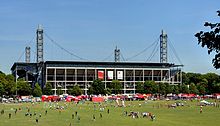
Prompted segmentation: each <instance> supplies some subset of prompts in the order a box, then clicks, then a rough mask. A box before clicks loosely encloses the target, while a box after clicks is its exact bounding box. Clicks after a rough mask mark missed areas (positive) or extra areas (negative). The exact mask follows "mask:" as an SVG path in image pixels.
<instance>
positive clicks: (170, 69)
mask: <svg viewBox="0 0 220 126" xmlns="http://www.w3.org/2000/svg"><path fill="white" fill-rule="evenodd" d="M166 37H167V36H166V34H164V33H163V32H162V34H161V36H160V38H161V42H160V43H161V47H160V48H161V50H162V51H161V55H160V58H161V62H160V63H146V62H120V61H119V57H116V58H115V59H116V60H115V62H91V61H89V62H87V61H43V30H42V28H41V27H39V28H38V29H37V46H38V48H37V52H38V53H37V62H36V63H30V62H15V63H14V64H13V66H12V68H11V71H12V74H13V75H14V76H15V78H16V81H17V79H19V78H23V79H24V80H26V81H28V82H29V83H30V84H32V87H34V85H35V84H36V83H39V84H40V85H41V87H42V88H43V87H44V85H45V84H46V83H47V82H49V83H51V84H52V87H53V89H52V90H53V91H54V94H57V90H58V89H60V90H62V91H63V93H66V92H67V90H68V89H69V88H71V87H72V86H74V85H79V86H80V88H81V89H83V90H84V93H85V94H87V91H88V88H89V86H90V85H91V83H92V82H93V81H94V80H96V79H100V80H102V81H103V83H104V84H105V88H106V87H108V85H109V84H110V83H111V82H112V80H119V81H120V83H121V84H122V87H123V89H122V91H123V93H125V94H130V93H135V90H136V84H137V82H145V81H155V82H157V83H160V82H162V83H168V84H181V83H182V74H181V67H182V65H175V64H171V63H166V62H167V47H166V46H167V43H166ZM27 52H29V50H28V51H27ZM116 52H117V53H118V54H116V53H115V54H116V55H118V56H119V55H120V51H119V50H116ZM28 55H30V54H28ZM27 57H28V58H29V56H27ZM26 61H30V60H29V59H26Z"/></svg>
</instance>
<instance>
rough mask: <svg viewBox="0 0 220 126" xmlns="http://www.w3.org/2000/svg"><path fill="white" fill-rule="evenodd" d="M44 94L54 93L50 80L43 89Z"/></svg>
mask: <svg viewBox="0 0 220 126" xmlns="http://www.w3.org/2000/svg"><path fill="white" fill-rule="evenodd" d="M43 94H45V95H52V94H53V91H52V85H51V83H49V82H47V83H46V85H45V87H44V89H43Z"/></svg>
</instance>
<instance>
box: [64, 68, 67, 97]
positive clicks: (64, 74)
mask: <svg viewBox="0 0 220 126" xmlns="http://www.w3.org/2000/svg"><path fill="white" fill-rule="evenodd" d="M64 78H65V79H64V80H65V82H64V87H65V89H64V93H65V94H66V90H67V89H66V78H67V76H66V68H65V71H64Z"/></svg>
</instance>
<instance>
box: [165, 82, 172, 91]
mask: <svg viewBox="0 0 220 126" xmlns="http://www.w3.org/2000/svg"><path fill="white" fill-rule="evenodd" d="M165 85H166V94H169V93H172V89H171V86H170V85H169V84H168V83H165Z"/></svg>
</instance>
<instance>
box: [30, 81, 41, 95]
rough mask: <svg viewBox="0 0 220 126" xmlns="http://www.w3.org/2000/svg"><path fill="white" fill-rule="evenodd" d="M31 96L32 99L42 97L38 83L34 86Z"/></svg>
mask: <svg viewBox="0 0 220 126" xmlns="http://www.w3.org/2000/svg"><path fill="white" fill-rule="evenodd" d="M32 94H33V96H34V97H40V96H41V95H42V90H41V87H40V85H39V84H38V83H36V84H35V86H34V90H33V93H32Z"/></svg>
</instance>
